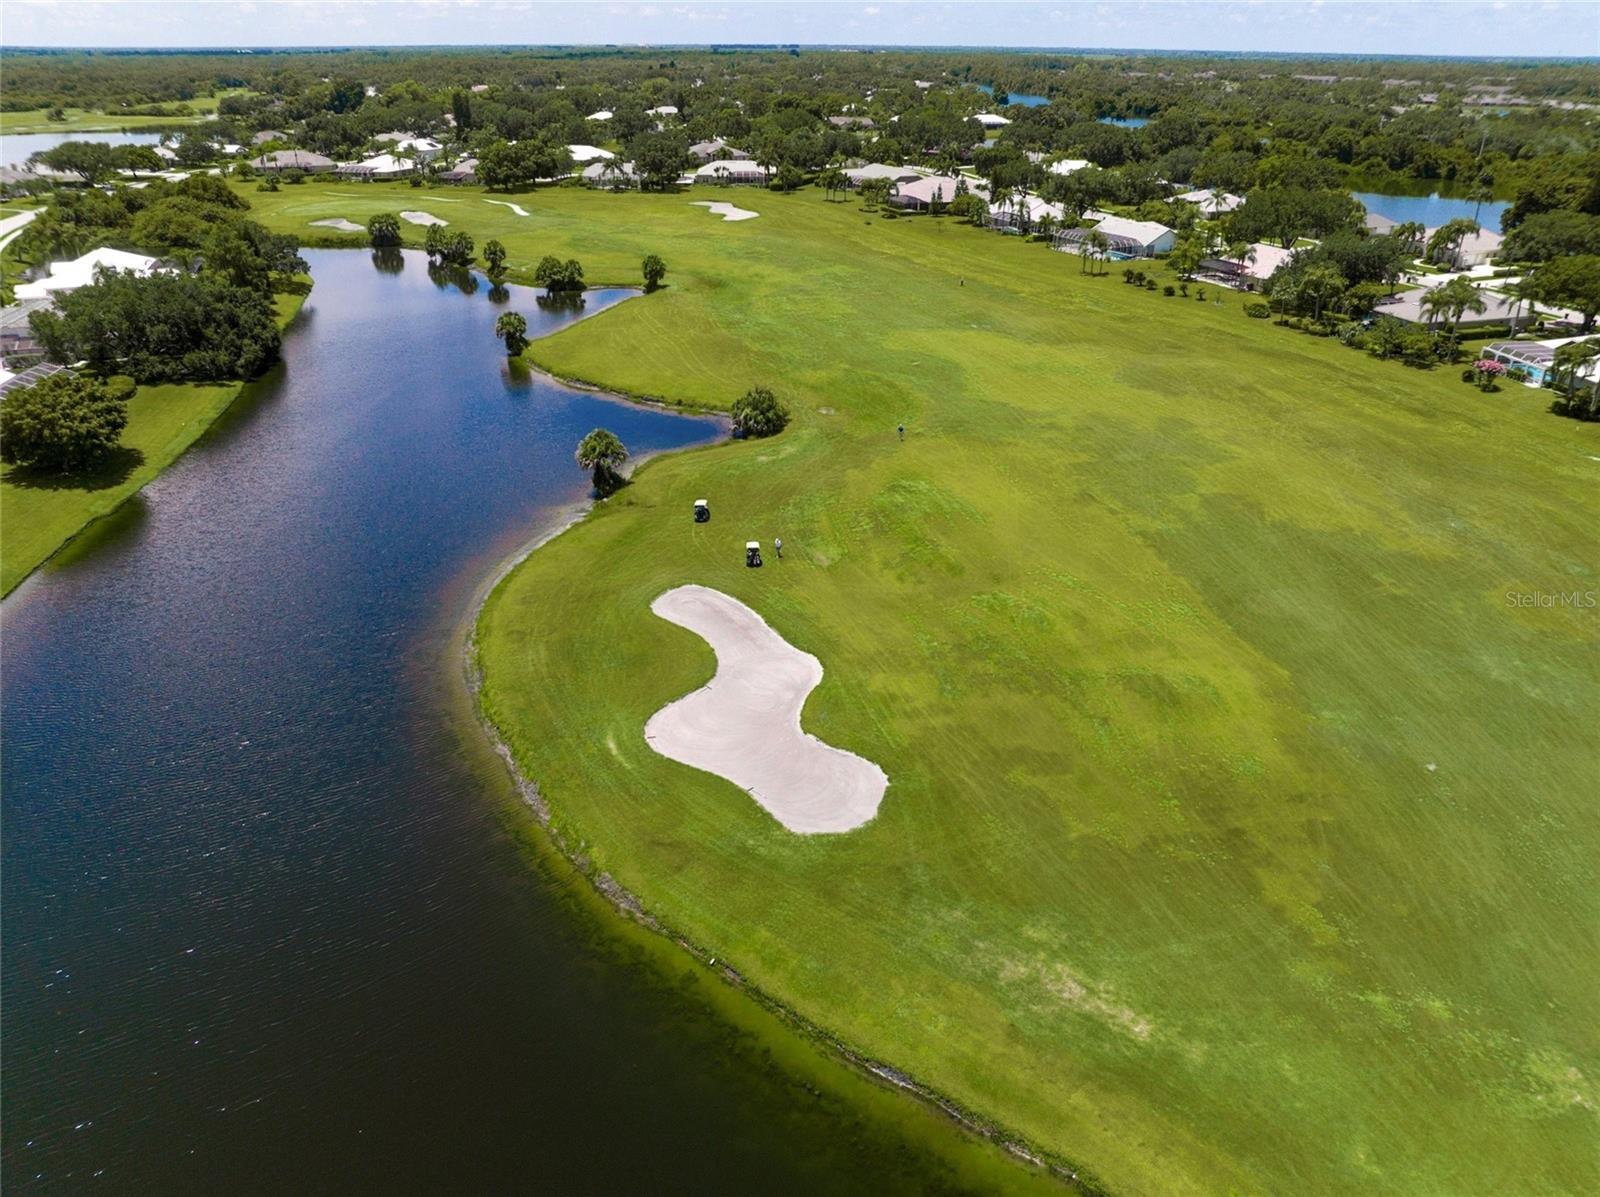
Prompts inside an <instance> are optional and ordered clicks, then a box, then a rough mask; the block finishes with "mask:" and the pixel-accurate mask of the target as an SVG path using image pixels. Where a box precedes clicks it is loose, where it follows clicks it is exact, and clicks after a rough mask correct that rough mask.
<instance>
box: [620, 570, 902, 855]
mask: <svg viewBox="0 0 1600 1197" xmlns="http://www.w3.org/2000/svg"><path fill="white" fill-rule="evenodd" d="M650 610H652V611H654V612H655V613H656V614H657V615H659V616H660V617H661V618H662V619H665V620H668V621H669V622H671V623H675V624H677V625H678V626H679V627H683V628H687V629H688V630H689V631H691V632H694V633H695V634H696V635H697V636H700V637H701V638H703V639H704V640H705V641H706V643H708V644H709V645H711V648H712V651H714V652H715V653H716V654H717V672H716V673H715V674H714V675H713V676H712V678H711V680H710V681H709V682H707V683H706V684H705V685H704V686H702V687H700V688H699V689H698V690H695V691H694V692H692V693H690V694H687V695H685V696H684V697H682V698H680V699H678V700H677V701H676V702H672V703H669V704H667V705H666V706H664V707H662V708H661V709H660V710H659V711H657V712H656V713H655V714H654V715H652V716H651V717H650V721H649V722H648V723H646V724H645V729H644V737H645V740H646V742H647V743H649V745H650V747H651V748H653V749H655V751H657V752H659V753H660V754H661V755H662V756H664V757H667V758H668V759H669V760H674V761H678V762H680V763H681V764H685V765H690V766H693V767H694V768H696V769H702V770H704V771H705V772H707V773H715V774H716V775H717V776H718V777H724V778H727V779H728V780H729V781H731V782H733V784H734V785H736V786H738V787H739V788H740V789H742V790H744V791H745V792H747V793H748V794H749V795H750V796H751V797H752V798H754V799H755V800H756V801H757V802H758V803H759V804H760V805H761V806H762V808H763V809H765V810H766V811H767V812H768V813H769V814H771V815H772V817H773V818H775V819H777V820H778V822H780V823H782V824H783V825H784V826H785V827H786V828H788V829H789V830H790V831H795V832H800V833H802V834H815V833H818V832H840V831H850V830H852V829H854V828H856V827H860V826H861V825H862V824H864V823H866V822H868V821H869V820H871V819H872V817H873V816H874V815H876V814H877V813H878V804H879V803H880V802H881V801H882V800H883V793H884V790H885V789H887V788H888V785H889V779H888V777H887V776H886V775H885V774H884V772H883V770H882V769H880V768H878V766H877V765H875V764H873V763H872V762H871V761H869V760H866V759H865V758H863V757H859V756H857V755H856V754H855V753H853V752H846V751H844V750H843V749H841V748H834V747H832V746H831V745H828V744H824V743H823V742H822V741H821V740H819V739H817V737H815V736H813V735H808V734H807V733H806V732H805V731H803V730H802V729H801V727H800V712H801V709H802V708H803V707H804V706H805V701H806V697H807V695H809V694H810V693H811V691H812V690H814V689H816V687H817V685H818V683H820V682H821V681H822V663H821V662H820V661H818V660H817V658H816V657H814V656H812V655H811V654H810V653H807V652H801V651H800V650H799V649H797V648H795V647H794V645H792V644H790V643H789V642H788V641H787V640H785V639H784V638H783V637H782V636H780V635H778V633H777V632H775V631H773V630H772V628H771V627H769V626H768V625H767V623H766V621H765V620H763V619H762V618H761V616H759V615H757V614H756V613H755V612H754V611H752V610H751V609H750V608H749V607H747V606H745V605H744V604H743V603H741V602H740V601H739V600H738V599H736V598H732V597H730V596H729V595H726V594H723V593H722V592H721V591H720V590H712V589H710V588H709V587H706V586H693V585H691V586H679V587H677V588H675V589H673V590H668V591H666V592H665V593H664V594H661V595H660V596H658V597H657V598H656V600H655V602H653V603H651V604H650Z"/></svg>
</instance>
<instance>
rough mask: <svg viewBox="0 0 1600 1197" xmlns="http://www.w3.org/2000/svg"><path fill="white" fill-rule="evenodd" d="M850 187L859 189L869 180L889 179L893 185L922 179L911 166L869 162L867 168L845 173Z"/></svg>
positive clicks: (863, 167) (857, 167) (855, 168)
mask: <svg viewBox="0 0 1600 1197" xmlns="http://www.w3.org/2000/svg"><path fill="white" fill-rule="evenodd" d="M844 174H845V178H847V179H849V180H850V186H852V187H859V186H861V184H863V183H865V182H866V181H867V180H868V179H888V180H889V181H890V182H892V183H909V182H911V181H912V180H913V179H920V178H921V177H922V175H921V173H920V172H918V171H915V170H913V169H912V168H911V167H909V166H887V165H885V164H884V163H882V162H869V163H867V164H866V165H865V166H852V167H851V168H850V169H849V170H847V171H845V172H844Z"/></svg>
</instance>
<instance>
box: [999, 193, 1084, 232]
mask: <svg viewBox="0 0 1600 1197" xmlns="http://www.w3.org/2000/svg"><path fill="white" fill-rule="evenodd" d="M1066 219H1067V213H1066V209H1064V208H1063V207H1062V206H1061V205H1060V204H1052V203H1050V202H1049V201H1048V200H1043V199H1040V198H1039V197H1038V196H1037V195H1031V194H1028V193H1023V194H1020V195H1015V196H1013V197H1012V198H1011V200H1010V201H1009V202H1008V203H1005V204H990V205H989V217H988V221H987V223H988V226H989V227H990V228H991V229H998V230H1000V231H1001V232H1004V233H1027V232H1031V231H1032V230H1034V229H1036V228H1038V227H1039V225H1040V223H1041V222H1044V221H1047V220H1048V221H1049V222H1050V223H1052V224H1053V225H1056V226H1060V225H1062V224H1064V223H1066Z"/></svg>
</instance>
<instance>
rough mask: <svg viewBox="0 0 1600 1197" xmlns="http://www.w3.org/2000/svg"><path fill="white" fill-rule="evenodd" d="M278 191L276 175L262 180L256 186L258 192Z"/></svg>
mask: <svg viewBox="0 0 1600 1197" xmlns="http://www.w3.org/2000/svg"><path fill="white" fill-rule="evenodd" d="M277 189H278V177H277V176H276V175H268V176H267V177H266V178H264V179H262V180H261V182H259V183H257V184H256V190H257V191H276V190H277Z"/></svg>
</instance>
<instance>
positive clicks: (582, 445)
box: [575, 428, 628, 494]
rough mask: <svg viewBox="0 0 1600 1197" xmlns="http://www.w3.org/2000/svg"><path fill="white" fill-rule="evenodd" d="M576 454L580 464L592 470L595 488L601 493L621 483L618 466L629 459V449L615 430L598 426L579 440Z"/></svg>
mask: <svg viewBox="0 0 1600 1197" xmlns="http://www.w3.org/2000/svg"><path fill="white" fill-rule="evenodd" d="M575 456H576V458H577V461H578V464H579V465H580V466H582V467H583V468H584V469H586V470H589V471H591V473H592V474H593V477H594V488H595V490H597V491H599V492H600V493H601V494H608V493H610V492H611V491H613V490H615V489H616V488H617V487H618V485H620V484H621V482H622V479H621V478H619V477H618V476H617V467H618V466H620V465H621V464H622V463H623V462H624V461H626V460H627V459H628V449H627V446H625V445H624V444H623V443H622V442H621V441H620V440H618V439H617V436H616V434H615V433H614V432H611V431H609V430H608V429H605V428H596V429H595V430H594V431H593V432H591V433H590V434H589V435H588V436H586V437H584V438H583V439H582V440H581V441H579V442H578V451H577V453H576V454H575Z"/></svg>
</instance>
